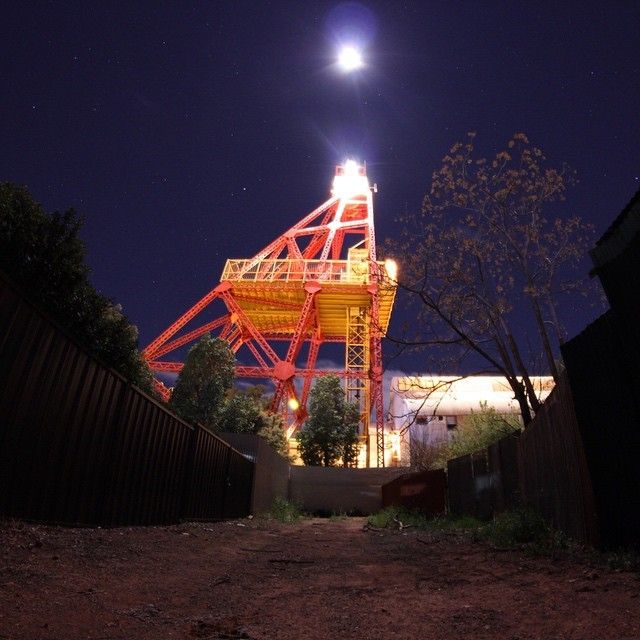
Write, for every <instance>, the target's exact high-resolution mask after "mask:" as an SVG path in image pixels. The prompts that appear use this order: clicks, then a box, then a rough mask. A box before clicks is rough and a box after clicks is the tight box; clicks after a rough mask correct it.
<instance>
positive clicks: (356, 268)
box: [143, 160, 396, 466]
mask: <svg viewBox="0 0 640 640" xmlns="http://www.w3.org/2000/svg"><path fill="white" fill-rule="evenodd" d="M395 271H396V265H395V263H393V262H392V261H386V262H384V263H383V262H378V261H377V259H376V244H375V231H374V223H373V199H372V189H371V187H370V186H369V181H368V179H367V175H366V168H365V167H364V166H359V165H358V164H357V163H356V162H354V161H351V160H348V161H347V162H345V164H344V165H343V166H338V167H336V173H335V177H334V180H333V188H332V190H331V197H330V198H329V199H328V200H327V201H326V202H325V203H323V204H321V205H320V206H319V207H318V208H317V209H314V210H313V211H312V212H311V213H309V214H308V215H307V216H305V217H304V218H302V220H300V221H299V222H297V223H296V224H295V225H293V226H292V227H291V228H290V229H288V230H287V231H285V232H284V233H283V234H282V235H281V236H279V237H278V238H276V239H275V240H274V241H273V242H271V244H269V245H267V246H266V247H265V248H264V249H263V250H262V251H260V252H259V253H257V254H256V255H255V256H254V257H253V258H245V259H231V260H227V262H226V264H225V267H224V270H223V272H222V277H221V278H220V283H219V284H218V285H217V286H216V287H215V288H214V289H212V290H211V291H209V293H207V294H206V295H205V296H204V297H203V298H202V299H201V300H199V301H198V302H196V304H194V305H193V306H192V307H191V308H190V309H189V310H188V311H186V313H184V314H183V315H182V316H180V317H179V318H178V319H177V320H176V321H175V322H174V323H173V324H172V325H171V326H170V327H169V328H168V329H166V330H165V331H163V332H162V333H161V334H160V335H159V336H158V337H157V338H156V339H155V340H154V341H153V342H151V344H149V346H147V347H146V348H145V349H144V351H143V355H144V357H145V358H146V360H147V361H148V363H149V366H150V367H151V369H152V370H153V371H155V372H163V371H164V372H166V371H173V372H177V371H180V370H181V369H182V366H183V363H182V362H179V361H176V360H165V359H164V358H165V357H166V356H168V355H169V354H171V353H172V352H174V351H176V350H178V349H180V348H181V347H184V345H187V344H189V343H190V342H193V341H195V340H197V339H198V338H199V337H200V336H202V335H203V334H205V333H207V332H211V333H217V335H219V337H221V338H223V339H225V340H227V341H228V342H229V345H230V347H231V349H232V350H233V351H234V353H236V358H237V360H238V364H237V366H236V375H237V376H238V377H239V378H254V379H255V378H258V379H263V380H270V381H272V382H273V384H274V386H275V389H274V394H273V399H272V403H271V408H272V409H273V410H274V411H278V412H281V413H282V414H284V415H285V417H286V424H287V425H288V429H289V435H291V434H292V433H293V432H294V431H295V430H296V429H297V428H298V427H300V426H301V425H302V423H303V422H304V420H305V418H306V417H307V410H306V404H307V399H308V396H309V391H310V389H311V384H312V380H313V378H315V377H318V376H323V375H329V374H331V375H338V376H340V377H341V378H343V379H344V383H345V393H346V395H347V398H348V399H349V400H350V401H352V402H357V403H358V405H359V406H360V411H361V413H360V417H361V420H360V434H361V436H362V437H363V439H365V442H366V447H367V464H371V463H372V462H373V463H374V464H377V465H378V466H384V446H385V443H384V409H383V393H382V349H381V339H382V336H383V335H384V332H385V331H386V329H387V326H388V323H389V319H390V316H391V310H392V307H393V301H394V298H395V292H396V282H395V277H396V273H395ZM216 306H218V307H219V310H218V312H217V313H216V311H215V307H216ZM325 343H341V344H344V358H345V360H344V369H342V368H341V369H339V370H335V369H333V368H332V369H319V368H316V363H317V361H318V355H319V352H320V349H321V347H322V345H323V344H325ZM155 384H156V388H157V389H158V391H159V392H160V393H161V394H162V395H163V397H164V398H165V399H166V398H168V397H169V395H170V393H171V391H170V389H168V388H167V387H165V386H164V385H163V384H162V382H160V381H159V380H156V383H155ZM372 410H375V455H370V453H373V451H371V452H370V429H369V426H370V417H371V414H372ZM371 435H373V434H371Z"/></svg>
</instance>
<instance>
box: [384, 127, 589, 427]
mask: <svg viewBox="0 0 640 640" xmlns="http://www.w3.org/2000/svg"><path fill="white" fill-rule="evenodd" d="M474 144H475V134H473V133H470V134H468V137H467V141H466V142H465V143H457V144H455V145H454V146H453V147H452V148H451V150H450V152H449V154H447V155H446V156H445V157H444V158H443V161H442V166H441V167H440V168H439V169H438V170H437V171H435V172H434V174H433V177H432V183H431V188H430V190H429V193H428V194H427V196H426V197H425V199H424V203H423V208H422V211H421V212H420V213H418V214H408V215H406V216H404V217H402V218H401V222H402V223H403V224H402V235H401V237H400V238H399V239H395V240H392V241H390V242H389V245H388V252H389V253H390V254H392V255H394V256H395V257H397V259H398V260H399V262H400V276H399V287H400V290H401V291H403V292H404V294H405V299H406V300H407V303H408V305H409V307H410V308H411V309H412V311H413V312H414V313H415V315H416V316H417V318H418V320H419V322H418V323H416V325H415V327H414V328H413V330H412V332H411V333H408V334H406V335H403V336H402V337H399V338H396V340H397V341H398V342H400V343H402V344H408V345H412V346H422V347H426V346H434V345H438V346H439V347H440V348H441V349H442V348H444V349H445V350H447V352H448V353H449V355H451V354H455V357H456V360H457V362H458V364H460V363H461V361H463V360H465V359H466V360H471V361H473V365H471V366H475V367H476V368H477V367H478V366H479V365H480V363H482V367H484V368H485V369H488V371H491V372H494V373H498V374H501V375H503V376H504V377H505V378H506V379H507V381H508V383H509V385H510V386H511V388H512V389H513V392H514V396H515V398H516V400H517V402H518V404H519V407H520V412H521V414H522V419H523V422H524V424H525V425H526V424H528V423H529V422H530V421H531V418H532V414H533V413H535V412H536V411H537V410H538V408H539V406H540V401H539V398H538V395H537V394H536V390H535V389H534V386H533V384H532V381H531V375H530V372H531V370H532V366H533V364H534V358H535V357H542V359H543V361H544V362H545V363H546V366H545V368H546V369H547V370H548V371H549V372H550V374H551V375H553V377H554V378H555V379H557V377H558V365H557V358H558V349H557V342H556V341H557V340H561V339H562V336H563V329H562V327H561V325H560V320H559V318H560V315H561V314H560V305H561V296H562V295H563V294H566V293H569V292H576V291H578V290H579V289H581V288H583V289H584V290H586V289H587V288H588V287H589V284H588V283H587V281H586V279H585V278H584V277H582V276H581V275H580V272H581V270H580V261H581V258H582V256H583V255H584V254H585V253H586V250H587V248H588V247H589V246H590V245H591V243H592V234H593V229H592V227H591V226H590V225H588V224H585V223H584V222H583V221H582V220H581V219H580V217H579V216H576V215H570V214H567V213H566V212H565V207H566V205H565V204H564V202H565V194H566V190H567V187H569V186H570V185H572V184H573V183H574V181H575V174H574V172H573V171H571V170H570V169H569V168H568V167H566V166H565V165H562V166H560V167H557V166H552V165H550V164H549V163H548V162H547V159H546V157H545V155H544V153H543V152H542V150H541V149H539V148H538V147H535V146H533V145H531V144H530V143H529V140H528V138H527V136H526V135H525V134H522V133H517V134H515V135H514V136H513V137H512V138H511V140H509V142H508V145H507V149H505V150H503V151H500V152H498V153H497V154H496V155H495V157H494V158H493V159H491V160H487V159H486V158H484V157H478V155H477V153H476V150H475V147H474ZM581 290H582V289H581ZM549 328H551V329H552V332H550V331H549ZM392 339H393V337H392Z"/></svg>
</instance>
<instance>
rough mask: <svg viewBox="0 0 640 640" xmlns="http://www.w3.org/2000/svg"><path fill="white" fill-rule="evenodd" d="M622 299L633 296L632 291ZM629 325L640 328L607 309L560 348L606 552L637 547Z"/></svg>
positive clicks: (639, 430)
mask: <svg viewBox="0 0 640 640" xmlns="http://www.w3.org/2000/svg"><path fill="white" fill-rule="evenodd" d="M618 287H619V288H620V289H622V288H623V284H621V283H620V284H618ZM627 295H629V297H631V298H632V297H634V296H633V294H632V293H631V291H629V292H628V293H627ZM635 297H636V298H637V295H636V296H635ZM633 322H635V324H636V327H637V325H638V324H640V322H639V320H638V317H635V318H625V321H624V323H623V322H621V318H620V314H619V313H618V312H617V310H613V309H612V310H610V311H608V312H607V313H605V314H604V315H602V316H601V317H600V318H598V319H597V320H596V321H595V322H593V323H591V324H590V325H589V326H588V327H587V328H586V329H585V330H584V331H583V332H582V333H580V334H579V335H578V336H576V337H575V338H573V339H572V340H570V341H569V342H567V343H566V344H565V345H563V347H562V353H563V356H564V360H565V363H566V366H567V372H568V381H569V385H570V393H571V394H572V395H573V398H574V400H575V414H574V416H573V420H574V421H575V420H576V419H577V426H576V431H578V432H579V437H580V439H581V442H582V443H583V450H584V456H585V458H586V464H585V465H584V466H585V472H584V473H585V475H589V476H590V479H591V486H592V487H593V496H594V499H595V510H596V512H597V520H598V530H599V536H600V543H601V544H602V546H606V547H617V546H625V547H635V548H640V523H639V520H638V517H637V514H636V511H637V508H636V507H635V505H636V504H637V502H638V487H639V486H640V465H639V464H638V451H640V363H639V362H638V359H637V358H636V354H638V353H640V344H639V343H638V341H637V338H634V335H633V334H632V333H631V332H630V331H628V330H627V329H626V328H625V324H629V323H633ZM639 331H640V330H638V329H636V334H638V332H639ZM568 393H569V391H568ZM587 469H588V474H587Z"/></svg>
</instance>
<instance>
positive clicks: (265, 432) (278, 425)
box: [256, 409, 290, 459]
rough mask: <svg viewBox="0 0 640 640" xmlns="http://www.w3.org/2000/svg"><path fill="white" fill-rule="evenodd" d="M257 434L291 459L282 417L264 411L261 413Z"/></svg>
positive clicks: (282, 454)
mask: <svg viewBox="0 0 640 640" xmlns="http://www.w3.org/2000/svg"><path fill="white" fill-rule="evenodd" d="M256 433H257V434H258V435H259V436H262V437H263V438H264V439H265V440H266V441H267V442H268V443H269V445H270V446H271V447H273V448H274V449H275V450H276V451H277V452H278V453H279V454H280V455H281V456H283V457H284V458H287V459H289V457H290V456H289V440H288V439H287V435H286V433H285V424H284V419H283V417H282V416H281V415H279V414H277V413H271V412H270V411H266V410H264V409H263V410H262V411H261V412H260V421H259V426H258V429H257V431H256Z"/></svg>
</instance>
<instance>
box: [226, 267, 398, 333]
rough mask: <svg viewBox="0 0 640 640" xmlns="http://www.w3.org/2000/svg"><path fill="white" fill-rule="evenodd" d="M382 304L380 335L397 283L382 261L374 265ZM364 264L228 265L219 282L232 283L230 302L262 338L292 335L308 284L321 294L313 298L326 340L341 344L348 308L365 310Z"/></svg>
mask: <svg viewBox="0 0 640 640" xmlns="http://www.w3.org/2000/svg"><path fill="white" fill-rule="evenodd" d="M375 269H377V273H376V274H375V275H374V278H373V280H378V282H379V285H378V293H379V300H380V311H379V316H380V317H379V322H380V328H381V330H382V332H383V333H384V332H385V331H386V329H387V327H388V324H389V319H390V317H391V309H392V307H393V301H394V298H395V291H396V283H395V282H394V281H393V280H391V278H390V277H389V276H388V274H387V272H386V270H385V265H384V263H383V262H378V263H376V265H375ZM371 279H372V278H371V276H370V274H369V266H368V264H367V263H361V262H358V263H355V262H353V261H350V260H323V261H320V260H295V259H286V260H279V259H278V260H273V259H269V260H260V261H256V260H227V262H226V264H225V267H224V270H223V272H222V277H221V281H222V282H224V281H228V282H231V283H232V285H233V291H234V298H235V300H236V301H237V302H238V304H239V305H240V307H241V308H242V310H243V311H244V312H245V313H246V314H247V316H248V317H249V318H250V320H251V321H252V322H253V323H254V324H255V326H256V328H257V329H258V330H259V331H260V332H262V333H263V334H264V335H265V337H273V338H276V337H277V336H282V337H283V338H284V337H287V336H291V335H292V334H293V333H294V331H295V328H296V326H297V323H298V319H299V317H300V310H301V309H302V305H303V303H304V300H305V297H306V292H305V289H304V285H305V284H306V283H307V282H316V283H318V284H319V285H320V286H321V287H322V289H321V291H320V292H319V293H318V295H317V297H316V308H317V310H318V315H319V325H320V328H321V330H322V333H323V336H324V339H325V340H336V341H344V340H345V339H346V334H347V323H346V320H345V319H346V309H347V308H349V307H361V308H368V307H369V305H370V292H369V291H368V288H369V285H370V283H371Z"/></svg>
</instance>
